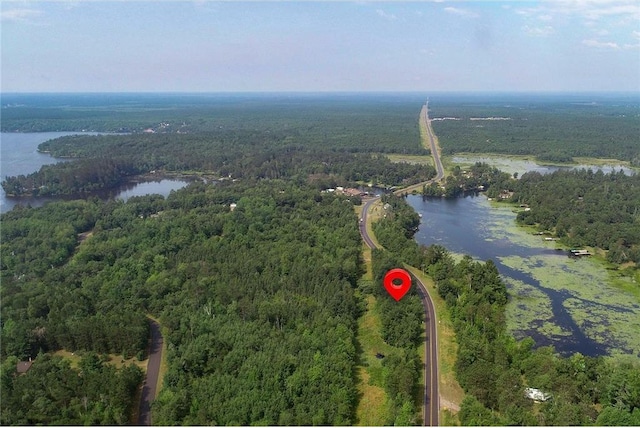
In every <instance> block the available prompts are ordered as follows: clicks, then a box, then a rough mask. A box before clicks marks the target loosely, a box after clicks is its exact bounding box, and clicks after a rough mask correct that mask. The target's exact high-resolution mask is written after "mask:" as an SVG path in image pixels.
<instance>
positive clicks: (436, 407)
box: [360, 101, 444, 426]
mask: <svg viewBox="0 0 640 428" xmlns="http://www.w3.org/2000/svg"><path fill="white" fill-rule="evenodd" d="M420 114H421V120H424V123H425V126H426V129H427V136H428V138H429V146H430V149H431V154H432V156H433V160H434V163H435V165H436V173H437V174H436V177H435V178H433V179H432V180H429V181H427V182H426V183H422V184H421V185H424V184H429V183H431V182H432V181H440V180H442V179H443V178H444V168H443V167H442V161H441V160H440V155H439V153H438V145H437V140H436V137H435V135H434V133H433V129H432V128H431V122H430V121H429V102H428V101H427V103H426V104H425V105H424V106H423V107H422V111H421V112H420ZM421 185H418V186H421ZM412 187H413V186H412ZM406 191H407V189H400V190H397V191H396V192H395V193H396V194H402V193H403V192H406ZM378 200H379V198H372V199H370V200H368V201H367V202H365V204H364V206H363V207H362V216H361V221H360V235H362V239H363V240H364V242H365V244H366V245H367V247H369V248H371V249H374V248H377V246H376V244H375V243H374V242H373V240H372V239H371V237H370V236H369V234H368V232H367V217H368V215H369V209H370V208H371V205H373V204H374V203H375V202H377V201H378ZM412 279H413V282H414V283H415V284H416V285H417V286H418V293H419V294H420V298H421V300H422V306H423V307H424V322H425V326H426V332H425V333H426V334H425V340H424V354H425V370H424V385H425V387H424V415H423V416H424V417H423V424H424V425H425V426H437V425H438V416H439V412H440V395H439V390H438V329H437V322H436V311H435V308H434V306H433V302H432V301H431V297H429V293H428V292H427V288H426V286H425V285H424V284H423V283H422V281H420V280H419V279H418V278H417V277H415V276H413V275H412Z"/></svg>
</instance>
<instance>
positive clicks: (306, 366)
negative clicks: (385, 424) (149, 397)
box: [1, 180, 362, 425]
mask: <svg viewBox="0 0 640 428" xmlns="http://www.w3.org/2000/svg"><path fill="white" fill-rule="evenodd" d="M231 202H235V203H237V206H236V207H235V209H234V210H231V209H230V206H229V204H230V203H231ZM2 223H3V229H6V230H7V231H8V232H9V233H11V238H12V239H9V240H7V241H6V242H3V246H2V250H3V257H2V260H3V265H2V280H3V281H2V283H3V286H2V292H3V295H2V318H3V328H2V343H3V347H2V352H3V358H4V359H6V361H9V360H8V359H7V357H9V356H13V357H15V358H20V359H24V358H27V357H33V358H35V362H34V366H33V367H34V368H33V369H36V368H37V367H42V369H41V370H47V369H46V368H45V367H50V366H55V367H57V369H56V370H60V373H61V374H60V375H59V376H55V375H53V374H52V375H51V376H50V377H51V384H50V385H48V388H47V389H46V390H44V391H42V394H43V395H42V397H41V399H40V400H38V401H35V402H30V401H28V400H27V401H21V400H22V399H21V397H22V395H20V394H23V392H22V391H24V388H27V386H26V385H29V384H30V383H32V382H35V381H36V380H35V379H31V378H26V377H25V376H18V377H15V376H12V375H11V372H12V370H10V368H11V367H7V365H10V363H7V364H6V365H5V366H3V379H5V380H6V382H3V385H2V386H3V391H2V392H3V400H2V404H1V405H2V414H3V417H5V416H6V418H7V419H6V420H5V421H6V422H7V423H10V424H18V423H32V422H37V421H45V422H47V423H62V422H68V423H81V422H82V421H84V420H85V419H82V418H83V417H84V416H82V415H76V413H74V412H77V409H76V406H77V403H83V402H86V403H87V406H98V403H97V402H95V400H98V401H99V400H100V398H99V397H98V398H94V397H91V396H86V398H85V396H84V395H82V394H85V393H84V392H83V390H82V389H78V390H77V391H75V392H73V389H72V388H70V387H69V385H72V384H74V382H76V383H77V382H78V380H77V377H78V376H79V373H78V372H77V371H74V370H73V369H71V370H70V369H69V367H66V366H65V365H64V363H63V362H60V361H55V360H51V361H49V357H48V356H46V355H44V354H41V353H42V352H51V351H55V350H57V349H65V350H67V351H76V352H81V353H85V354H86V353H88V352H93V351H95V352H99V353H101V354H103V353H116V354H118V353H123V354H138V355H140V354H139V353H140V352H143V351H144V348H145V346H146V340H145V341H144V343H141V342H140V341H139V339H140V337H141V336H143V337H145V338H146V331H145V330H144V328H145V326H146V325H147V324H146V323H145V315H146V314H153V315H154V316H157V317H158V318H159V319H161V320H162V324H163V326H164V327H165V328H166V330H167V332H168V335H167V336H165V340H166V341H168V363H169V369H168V373H167V374H166V377H165V381H164V385H165V387H164V389H163V390H162V393H161V395H160V396H159V397H158V399H157V400H156V402H155V403H154V408H153V412H154V422H155V423H158V424H161V425H171V424H182V425H211V424H225V425H229V424H231V425H248V424H255V423H260V424H267V425H275V424H282V425H291V424H294V425H311V424H318V425H320V424H335V425H348V424H350V423H352V422H353V414H354V406H355V403H356V397H355V390H354V373H353V370H354V364H355V359H356V355H355V346H354V334H355V327H356V319H357V316H358V304H357V301H356V298H355V297H354V288H355V286H356V285H357V280H358V278H359V277H360V276H361V274H362V271H361V269H362V265H361V261H360V257H361V255H360V246H361V241H360V236H359V234H358V229H357V224H356V223H357V218H356V217H355V215H354V211H353V204H352V202H350V201H349V200H347V199H346V198H345V197H343V196H334V195H330V194H321V193H319V192H318V191H317V190H314V189H312V188H310V187H304V186H302V187H301V186H298V185H294V184H293V183H291V182H285V181H280V180H270V181H261V182H253V183H246V184H244V183H243V184H240V183H228V184H220V185H204V184H202V183H194V184H192V185H190V186H189V187H187V188H185V189H183V190H181V191H179V192H174V193H172V194H171V196H169V197H168V198H167V199H166V200H165V199H163V198H162V197H159V196H153V195H151V196H147V197H138V198H132V200H131V201H129V202H127V203H123V202H121V201H120V202H118V201H111V202H101V201H99V200H90V201H78V202H74V203H73V204H71V203H66V202H60V203H51V204H48V205H46V206H45V207H43V208H38V209H29V208H23V209H18V211H15V212H14V211H12V212H10V213H8V214H4V215H3V217H2ZM53 229H55V230H57V232H56V233H55V234H51V233H49V232H48V231H49V230H53ZM86 231H91V233H92V236H91V237H89V238H87V239H86V240H84V241H83V242H82V243H80V244H78V243H77V242H76V236H77V233H79V232H86ZM58 236H59V237H60V238H62V240H63V242H66V243H67V244H64V245H62V246H61V245H58V239H57V237H58ZM32 248H37V250H36V249H34V250H32V251H31V250H27V249H32ZM41 260H42V261H41ZM87 333H90V334H87ZM115 338H120V339H119V340H120V342H117V341H114V340H115ZM127 340H130V341H127ZM140 357H142V355H140ZM12 361H14V362H15V360H12ZM104 370H107V369H104ZM109 370H111V369H109ZM121 370H125V369H121ZM127 370H131V369H127ZM29 373H30V372H29ZM34 373H36V372H34ZM126 373H128V372H126V371H121V374H120V376H127V374H126ZM62 391H64V392H62ZM127 397H129V398H131V395H130V394H129V395H127ZM25 400H26V399H25ZM83 400H84V401H83ZM40 402H41V403H42V406H56V407H59V409H60V411H59V415H58V418H57V419H56V418H51V415H50V411H47V410H45V408H44V407H39V404H38V403H40ZM72 414H73V415H74V416H73V418H75V419H65V418H66V417H67V416H65V415H72ZM68 417H69V418H71V417H72V416H68ZM92 417H93V416H92ZM96 417H98V416H96ZM47 418H49V419H47ZM105 420H109V421H113V423H120V422H122V421H120V422H118V420H114V419H105Z"/></svg>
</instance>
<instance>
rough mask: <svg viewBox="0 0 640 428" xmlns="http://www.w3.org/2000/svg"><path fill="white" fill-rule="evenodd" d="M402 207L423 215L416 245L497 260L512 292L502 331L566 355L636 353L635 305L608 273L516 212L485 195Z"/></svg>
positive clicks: (638, 325) (638, 310)
mask: <svg viewBox="0 0 640 428" xmlns="http://www.w3.org/2000/svg"><path fill="white" fill-rule="evenodd" d="M536 168H543V169H544V168H545V167H541V166H539V165H537V166H536ZM522 172H523V171H521V172H520V173H522ZM540 172H543V173H544V172H549V171H544V170H542V171H540ZM407 202H408V203H409V204H410V205H411V206H412V207H413V208H414V209H415V210H416V211H417V212H418V213H419V214H421V216H422V218H421V224H420V230H419V231H418V233H417V234H416V236H415V238H416V240H417V241H418V242H419V243H420V244H424V245H431V244H440V245H443V246H444V247H446V248H447V249H449V251H451V252H453V253H455V254H459V255H462V254H468V255H470V256H472V257H473V258H474V259H478V260H488V259H491V260H493V261H494V262H495V264H496V266H497V267H498V270H499V271H500V274H501V275H502V277H503V279H504V280H505V282H506V284H507V287H508V290H509V295H510V302H509V304H508V306H507V327H508V329H509V330H510V331H511V332H512V333H513V334H514V335H515V336H516V337H517V338H523V337H526V336H530V337H532V338H533V339H534V340H535V341H536V344H537V345H538V346H545V345H553V346H554V347H555V349H556V350H557V351H558V352H560V353H561V354H564V355H568V354H572V353H575V352H580V353H582V354H583V355H589V356H599V355H607V354H631V355H635V356H640V335H638V333H637V332H638V331H640V303H639V302H638V300H637V299H636V298H635V297H634V296H633V295H631V294H630V293H628V292H626V291H624V290H622V289H621V288H619V287H615V286H613V285H612V274H611V272H609V271H607V270H606V269H605V268H604V267H603V266H602V265H601V264H599V263H598V262H596V261H594V260H590V259H573V258H569V257H568V256H567V254H566V252H565V251H562V250H561V249H559V247H558V246H557V245H556V243H555V242H548V241H545V240H544V238H543V237H541V236H536V235H533V234H532V233H531V232H530V231H526V230H525V229H523V228H520V227H518V226H516V224H515V217H516V212H515V210H516V209H517V208H514V207H513V206H511V205H507V204H499V203H496V202H490V201H489V200H488V199H487V198H486V197H485V196H483V195H479V196H467V197H464V198H457V199H453V200H446V199H440V198H433V199H423V197H422V196H417V195H411V196H409V197H408V198H407ZM617 280H618V281H620V279H619V278H618V279H617ZM628 281H629V282H631V281H632V279H628Z"/></svg>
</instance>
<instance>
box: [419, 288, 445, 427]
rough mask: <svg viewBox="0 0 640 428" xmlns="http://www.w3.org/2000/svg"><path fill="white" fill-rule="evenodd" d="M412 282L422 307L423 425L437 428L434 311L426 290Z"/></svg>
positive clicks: (436, 345)
mask: <svg viewBox="0 0 640 428" xmlns="http://www.w3.org/2000/svg"><path fill="white" fill-rule="evenodd" d="M413 280H414V281H415V283H416V284H417V285H418V293H419V294H420V298H421V299H422V306H423V307H424V322H425V326H426V328H425V330H426V331H425V334H426V335H425V338H424V355H425V370H424V384H425V391H424V425H425V426H431V427H435V426H438V416H439V412H440V393H439V390H438V328H437V321H436V310H435V308H434V306H433V301H432V300H431V297H429V293H428V292H427V288H426V287H425V285H424V284H423V283H422V281H420V280H419V279H418V278H417V277H415V276H414V277H413Z"/></svg>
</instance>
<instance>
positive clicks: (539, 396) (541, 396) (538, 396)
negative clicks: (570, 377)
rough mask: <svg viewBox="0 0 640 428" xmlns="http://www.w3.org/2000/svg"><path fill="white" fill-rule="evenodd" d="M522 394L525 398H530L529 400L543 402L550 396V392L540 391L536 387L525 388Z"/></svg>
mask: <svg viewBox="0 0 640 428" xmlns="http://www.w3.org/2000/svg"><path fill="white" fill-rule="evenodd" d="M524 394H525V396H526V397H527V398H530V399H531V400H533V401H536V402H544V401H547V400H549V399H550V398H551V394H549V393H546V392H542V391H540V390H539V389H536V388H525V389H524Z"/></svg>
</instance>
